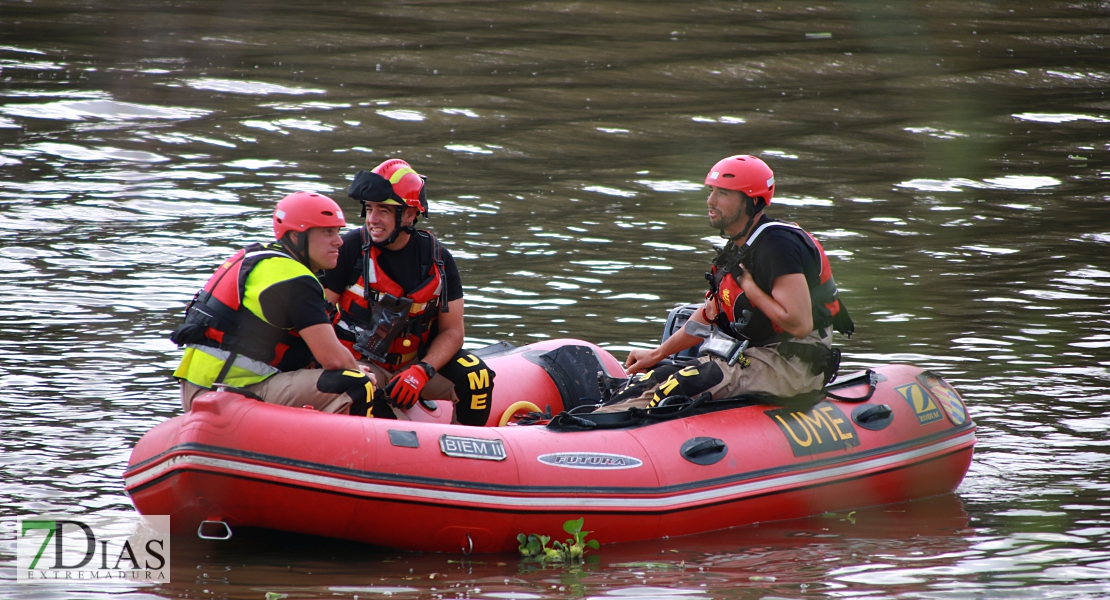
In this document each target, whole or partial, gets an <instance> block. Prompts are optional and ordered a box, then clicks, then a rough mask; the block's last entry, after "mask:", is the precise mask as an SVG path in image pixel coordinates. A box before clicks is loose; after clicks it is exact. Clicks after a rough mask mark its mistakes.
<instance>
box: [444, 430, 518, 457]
mask: <svg viewBox="0 0 1110 600" xmlns="http://www.w3.org/2000/svg"><path fill="white" fill-rule="evenodd" d="M439 449H440V450H442V451H443V453H444V454H446V455H447V456H454V457H455V458H478V459H481V460H505V445H504V444H502V443H501V440H486V439H482V438H467V437H459V436H456V435H444V436H442V437H440V438H439Z"/></svg>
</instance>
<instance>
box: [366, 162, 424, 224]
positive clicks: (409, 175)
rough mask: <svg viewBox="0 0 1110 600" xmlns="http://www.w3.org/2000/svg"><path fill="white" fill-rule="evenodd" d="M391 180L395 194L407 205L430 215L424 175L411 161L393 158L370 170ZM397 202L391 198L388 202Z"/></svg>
mask: <svg viewBox="0 0 1110 600" xmlns="http://www.w3.org/2000/svg"><path fill="white" fill-rule="evenodd" d="M370 172H371V173H376V174H378V175H381V176H382V177H384V178H386V179H387V180H389V183H390V184H391V185H392V186H393V194H394V195H395V196H396V197H399V198H400V199H401V200H403V201H404V203H405V204H406V205H407V206H412V207H413V208H417V209H419V210H420V214H422V215H424V216H425V217H427V216H428V195H427V192H425V191H424V177H423V176H421V175H420V174H419V173H417V172H416V171H415V170H414V169H413V168H412V167H411V166H409V163H407V162H405V161H403V160H401V159H399V158H393V159H390V160H387V161H385V162H383V163H382V164H380V165H378V166H376V167H374V168H373V169H371V171H370ZM390 202H396V200H395V199H393V198H390V199H388V200H385V203H386V204H389V203H390Z"/></svg>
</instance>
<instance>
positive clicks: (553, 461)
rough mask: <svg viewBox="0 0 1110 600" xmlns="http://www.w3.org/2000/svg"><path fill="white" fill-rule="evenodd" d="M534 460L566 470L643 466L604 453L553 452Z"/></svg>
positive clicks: (625, 457)
mask: <svg viewBox="0 0 1110 600" xmlns="http://www.w3.org/2000/svg"><path fill="white" fill-rule="evenodd" d="M536 459H537V460H539V461H540V462H542V463H543V464H545V465H551V466H553V467H566V468H568V469H635V468H636V467H638V466H640V465H642V464H644V461H642V460H640V459H638V458H634V457H631V456H623V455H621V454H607V453H605V452H554V453H551V454H541V455H540V456H538V457H536Z"/></svg>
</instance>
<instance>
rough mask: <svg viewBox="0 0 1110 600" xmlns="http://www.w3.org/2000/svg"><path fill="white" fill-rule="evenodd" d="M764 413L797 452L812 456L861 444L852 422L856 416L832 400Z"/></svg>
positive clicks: (797, 454) (801, 454)
mask: <svg viewBox="0 0 1110 600" xmlns="http://www.w3.org/2000/svg"><path fill="white" fill-rule="evenodd" d="M763 414H765V415H767V416H768V417H770V418H771V420H772V421H774V422H775V424H776V425H778V426H779V429H781V430H782V433H783V435H784V436H786V441H788V442H790V448H791V449H792V450H793V451H794V456H810V455H813V454H820V453H822V452H832V451H833V450H844V449H846V448H854V447H856V446H858V445H859V435H858V434H857V433H856V428H855V427H853V426H852V420H851V419H849V418H848V417H847V416H845V414H844V413H843V412H841V411H840V409H839V408H837V407H836V405H834V404H829V403H828V402H821V403H819V404H818V405H817V406H814V407H813V408H811V409H809V410H807V411H800V410H797V409H791V408H780V409H776V410H768V411H766V412H764V413H763Z"/></svg>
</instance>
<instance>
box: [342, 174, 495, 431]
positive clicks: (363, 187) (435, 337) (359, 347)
mask: <svg viewBox="0 0 1110 600" xmlns="http://www.w3.org/2000/svg"><path fill="white" fill-rule="evenodd" d="M347 195H348V196H350V197H351V198H354V199H355V200H358V201H359V202H361V203H362V208H363V213H362V215H363V216H364V217H365V218H366V221H365V223H364V224H363V226H362V227H360V228H359V229H356V230H353V231H348V232H346V233H345V234H344V235H343V247H342V249H341V250H340V256H339V261H338V263H337V266H336V267H335V268H334V269H330V270H328V271H327V272H325V274H324V287H325V288H326V290H325V293H326V294H327V297H328V300H329V301H331V302H334V303H336V304H338V306H339V316H338V318H337V320H336V333H337V335H338V336H339V339H340V342H341V343H343V345H345V346H347V348H348V349H350V350H351V353H352V354H353V355H354V356H355V357H356V358H358V359H359V361H361V362H363V363H364V364H366V365H367V366H369V368H370V369H371V371H372V372H373V373H375V375H377V378H378V381H379V382H387V383H384V386H385V387H384V389H385V392H386V394H387V397H388V400H387V402H388V404H389V405H391V406H392V407H395V408H399V409H401V410H402V411H404V410H407V409H409V408H411V407H412V406H413V404H414V403H415V402H416V401H417V400H418V399H420V398H424V399H435V400H451V401H452V402H454V403H455V418H456V420H457V421H458V422H460V423H463V424H465V425H478V426H481V425H485V424H486V421H487V420H488V418H489V414H490V395H491V393H492V391H493V376H494V373H493V371H491V370H490V369H489V368H488V367H487V366H486V365H485V363H484V362H482V360H481V359H479V358H478V357H476V356H474V355H473V354H471V353H469V352H466V351H464V350H462V344H463V335H464V326H463V289H462V281H461V280H460V279H459V269H458V267H457V266H456V264H455V260H454V258H452V257H451V253H450V252H448V251H447V249H446V248H444V247H443V246H442V245H441V244H440V243H439V241H438V240H436V239H435V237H434V236H433V235H432V234H431V233H429V232H427V231H423V230H417V229H416V228H415V223H416V220H417V218H418V217H419V216H421V215H423V216H427V214H428V200H427V194H426V192H425V189H424V178H423V177H422V176H421V175H419V174H418V173H417V172H416V171H415V170H413V169H412V167H410V166H409V164H408V163H407V162H405V161H403V160H399V159H394V160H388V161H386V162H384V163H382V164H380V165H378V166H377V167H375V168H374V169H373V170H372V171H359V172H358V174H357V175H355V180H354V182H352V184H351V187H350V189H349V190H348V192H347ZM372 416H376V417H386V418H393V417H395V416H403V412H397V411H392V410H389V407H388V406H382V405H381V403H380V402H378V403H376V404H375V406H374V407H373V409H372Z"/></svg>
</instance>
